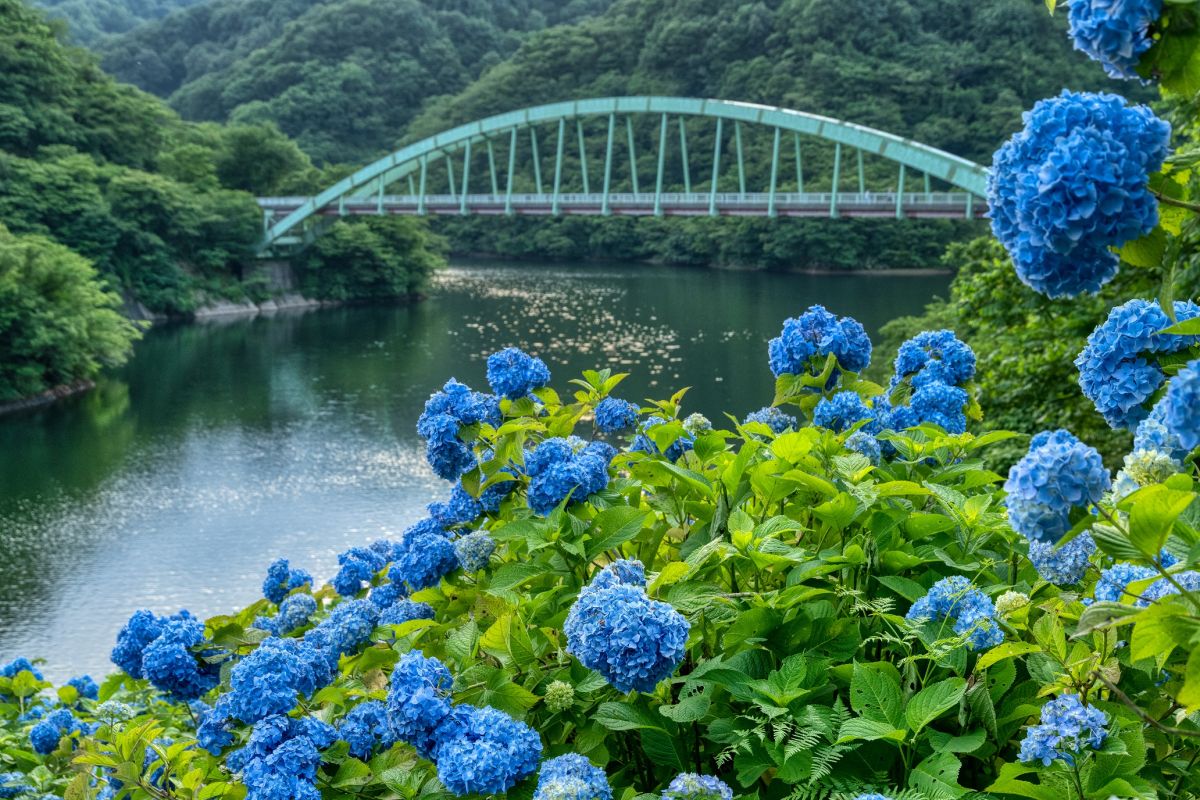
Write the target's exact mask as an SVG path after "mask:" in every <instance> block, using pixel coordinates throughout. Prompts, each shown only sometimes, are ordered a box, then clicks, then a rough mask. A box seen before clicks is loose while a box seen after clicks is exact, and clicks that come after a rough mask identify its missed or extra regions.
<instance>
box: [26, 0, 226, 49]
mask: <svg viewBox="0 0 1200 800" xmlns="http://www.w3.org/2000/svg"><path fill="white" fill-rule="evenodd" d="M201 1H202V0H37V5H39V6H41V7H42V8H44V9H46V14H47V15H48V16H50V17H51V18H53V19H56V20H62V22H63V24H65V25H66V26H67V28H68V30H69V31H70V36H71V39H72V40H73V41H76V42H79V43H80V44H82V45H89V46H95V45H96V44H98V43H100V42H102V41H104V40H105V39H106V38H108V37H110V36H112V35H114V34H118V33H124V32H125V31H128V30H131V29H133V28H136V27H137V26H138V25H140V24H142V23H143V22H146V21H148V20H154V19H162V18H163V17H165V16H166V15H167V14H170V13H171V12H172V11H175V10H177V9H180V8H187V7H188V6H192V5H195V4H196V3H199V2H201Z"/></svg>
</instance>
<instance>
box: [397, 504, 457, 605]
mask: <svg viewBox="0 0 1200 800" xmlns="http://www.w3.org/2000/svg"><path fill="white" fill-rule="evenodd" d="M457 566H458V559H457V558H456V557H455V555H454V544H453V543H452V542H451V541H450V539H449V537H448V536H447V535H446V532H445V531H444V530H442V528H441V526H439V525H438V524H437V523H436V522H435V521H434V520H432V519H425V520H422V521H420V522H418V523H416V524H415V525H412V526H410V527H409V528H408V529H407V530H405V531H404V533H403V534H401V536H400V542H399V543H398V544H397V545H396V551H395V554H394V560H393V561H392V566H391V567H390V568H389V569H388V573H387V575H388V580H390V581H391V582H392V585H393V586H397V587H407V588H408V590H409V591H413V592H415V591H419V590H421V589H426V588H428V587H430V586H436V585H437V583H438V581H440V580H441V579H442V576H443V575H446V574H448V573H450V572H452V571H453V570H454V568H455V567H457Z"/></svg>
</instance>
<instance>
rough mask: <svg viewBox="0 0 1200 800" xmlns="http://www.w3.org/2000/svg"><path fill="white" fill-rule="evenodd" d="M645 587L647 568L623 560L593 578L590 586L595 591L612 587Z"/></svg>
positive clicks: (632, 561)
mask: <svg viewBox="0 0 1200 800" xmlns="http://www.w3.org/2000/svg"><path fill="white" fill-rule="evenodd" d="M622 585H624V586H645V585H646V567H645V565H643V564H642V562H640V561H636V560H634V559H629V558H622V559H620V560H619V561H614V562H612V563H611V564H606V565H605V566H604V568H603V569H601V570H600V571H599V572H597V573H596V574H595V575H594V576H593V577H592V582H591V584H590V586H591V588H592V589H593V590H596V589H607V588H608V587H610V586H622Z"/></svg>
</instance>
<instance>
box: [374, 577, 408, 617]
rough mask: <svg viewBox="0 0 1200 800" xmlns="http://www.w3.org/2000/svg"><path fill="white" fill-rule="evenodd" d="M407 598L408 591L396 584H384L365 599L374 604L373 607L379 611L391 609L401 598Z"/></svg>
mask: <svg viewBox="0 0 1200 800" xmlns="http://www.w3.org/2000/svg"><path fill="white" fill-rule="evenodd" d="M407 596H408V589H406V588H405V587H404V586H402V585H401V584H398V583H385V584H383V585H382V586H376V587H375V588H374V589H372V590H371V593H370V594H369V595H367V599H368V600H370V601H371V602H372V603H374V604H375V607H376V608H378V609H379V610H380V611H383V610H385V609H387V608H391V606H392V605H393V604H395V603H396V602H397V601H398V600H400V599H401V598H404V597H407Z"/></svg>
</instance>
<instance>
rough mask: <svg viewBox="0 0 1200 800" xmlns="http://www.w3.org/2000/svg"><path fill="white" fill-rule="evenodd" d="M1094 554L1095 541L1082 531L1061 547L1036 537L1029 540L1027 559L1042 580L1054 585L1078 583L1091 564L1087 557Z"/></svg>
mask: <svg viewBox="0 0 1200 800" xmlns="http://www.w3.org/2000/svg"><path fill="white" fill-rule="evenodd" d="M1095 554H1096V542H1095V541H1094V540H1093V539H1092V537H1091V535H1089V534H1086V533H1082V534H1080V535H1079V536H1076V537H1075V538H1074V539H1072V540H1071V541H1069V542H1067V543H1066V544H1064V545H1063V546H1062V547H1056V546H1055V545H1054V544H1052V543H1050V542H1041V541H1038V540H1036V539H1034V540H1032V541H1030V542H1029V561H1030V563H1032V564H1033V567H1034V569H1036V570H1037V573H1038V575H1040V576H1041V578H1042V580H1044V581H1047V582H1048V583H1053V584H1054V585H1055V586H1070V585H1071V584H1073V583H1079V581H1081V580H1082V579H1083V576H1084V575H1086V574H1087V570H1088V567H1089V566H1091V562H1090V561H1089V559H1090V558H1091V557H1092V556H1093V555H1095Z"/></svg>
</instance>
